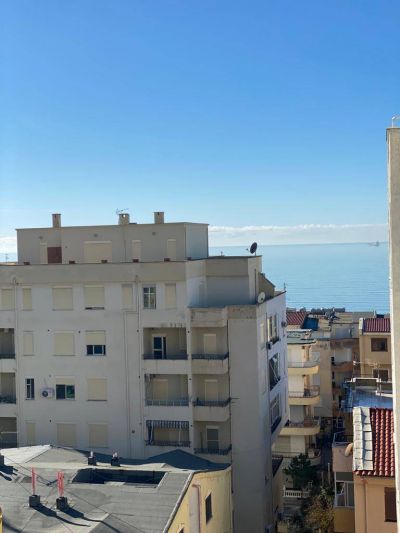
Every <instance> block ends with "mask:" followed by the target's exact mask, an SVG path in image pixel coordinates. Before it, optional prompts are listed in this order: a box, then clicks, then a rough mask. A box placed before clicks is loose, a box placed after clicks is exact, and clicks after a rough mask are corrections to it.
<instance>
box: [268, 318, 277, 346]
mask: <svg viewBox="0 0 400 533" xmlns="http://www.w3.org/2000/svg"><path fill="white" fill-rule="evenodd" d="M267 327H268V342H272V344H273V343H275V342H276V341H278V340H279V336H278V317H277V315H273V316H269V317H268V319H267Z"/></svg>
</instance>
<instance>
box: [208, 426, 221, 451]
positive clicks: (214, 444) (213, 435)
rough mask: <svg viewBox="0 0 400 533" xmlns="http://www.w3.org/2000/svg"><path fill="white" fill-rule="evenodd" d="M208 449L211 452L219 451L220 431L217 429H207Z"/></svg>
mask: <svg viewBox="0 0 400 533" xmlns="http://www.w3.org/2000/svg"><path fill="white" fill-rule="evenodd" d="M206 436H207V448H208V449H209V450H211V451H218V450H219V429H218V428H217V427H206Z"/></svg>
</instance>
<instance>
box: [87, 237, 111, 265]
mask: <svg viewBox="0 0 400 533" xmlns="http://www.w3.org/2000/svg"><path fill="white" fill-rule="evenodd" d="M83 260H84V262H85V263H102V262H103V261H105V262H111V261H112V245H111V242H110V241H95V242H93V241H87V242H85V243H84V244H83Z"/></svg>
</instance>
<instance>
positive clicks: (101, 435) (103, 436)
mask: <svg viewBox="0 0 400 533" xmlns="http://www.w3.org/2000/svg"><path fill="white" fill-rule="evenodd" d="M89 447H91V448H107V447H108V426H107V424H89Z"/></svg>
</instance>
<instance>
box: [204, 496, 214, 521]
mask: <svg viewBox="0 0 400 533" xmlns="http://www.w3.org/2000/svg"><path fill="white" fill-rule="evenodd" d="M205 503H206V523H207V522H209V521H210V520H211V518H212V501H211V494H209V495H208V496H207V498H206V502H205Z"/></svg>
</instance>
